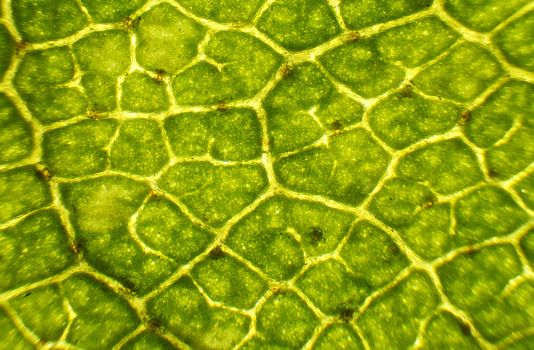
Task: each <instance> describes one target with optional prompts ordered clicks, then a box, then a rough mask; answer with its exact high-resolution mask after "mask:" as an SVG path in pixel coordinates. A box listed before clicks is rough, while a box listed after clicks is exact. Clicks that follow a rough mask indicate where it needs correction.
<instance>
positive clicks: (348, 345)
mask: <svg viewBox="0 0 534 350" xmlns="http://www.w3.org/2000/svg"><path fill="white" fill-rule="evenodd" d="M333 344H335V347H336V349H339V350H360V349H365V347H364V346H363V344H362V341H361V340H360V337H358V335H357V334H356V332H355V331H354V330H353V329H352V328H351V327H349V326H347V325H341V324H334V325H331V326H329V327H327V328H326V329H325V330H324V331H323V332H322V333H321V335H320V336H319V338H318V339H317V342H316V343H315V347H314V349H317V350H329V349H332V345H333Z"/></svg>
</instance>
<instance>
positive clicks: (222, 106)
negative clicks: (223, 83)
mask: <svg viewBox="0 0 534 350" xmlns="http://www.w3.org/2000/svg"><path fill="white" fill-rule="evenodd" d="M217 111H219V112H221V113H224V112H226V111H228V106H227V105H226V102H224V101H223V100H220V101H219V102H217Z"/></svg>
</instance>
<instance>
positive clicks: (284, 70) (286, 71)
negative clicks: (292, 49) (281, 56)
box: [280, 63, 295, 79]
mask: <svg viewBox="0 0 534 350" xmlns="http://www.w3.org/2000/svg"><path fill="white" fill-rule="evenodd" d="M294 70H295V67H294V66H293V64H291V63H284V64H283V65H282V67H281V68H280V75H281V77H282V79H284V78H287V77H289V76H290V75H291V74H292V73H293V71H294Z"/></svg>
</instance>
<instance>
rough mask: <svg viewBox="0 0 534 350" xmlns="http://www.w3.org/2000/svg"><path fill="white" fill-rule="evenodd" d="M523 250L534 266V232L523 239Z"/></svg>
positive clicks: (530, 232)
mask: <svg viewBox="0 0 534 350" xmlns="http://www.w3.org/2000/svg"><path fill="white" fill-rule="evenodd" d="M521 249H522V250H523V253H524V254H525V257H526V258H527V260H528V261H529V262H530V263H531V264H532V266H534V230H530V231H529V232H528V233H527V234H526V235H525V236H524V237H523V238H522V239H521Z"/></svg>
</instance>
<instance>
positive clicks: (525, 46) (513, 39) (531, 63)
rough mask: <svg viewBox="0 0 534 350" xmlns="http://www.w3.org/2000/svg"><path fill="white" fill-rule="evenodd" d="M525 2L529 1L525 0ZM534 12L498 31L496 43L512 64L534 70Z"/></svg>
mask: <svg viewBox="0 0 534 350" xmlns="http://www.w3.org/2000/svg"><path fill="white" fill-rule="evenodd" d="M523 2H528V0H524V1H523ZM533 26H534V12H530V13H528V14H526V15H525V16H523V17H521V18H519V19H516V20H515V21H513V22H512V23H510V24H509V25H508V26H507V27H506V28H504V29H503V30H502V31H500V32H499V33H497V35H496V36H495V43H496V44H497V46H499V48H500V49H501V51H502V52H503V54H504V56H505V57H506V58H507V59H508V60H510V62H511V63H512V64H515V65H516V66H518V67H520V68H524V69H526V70H529V71H531V72H532V71H534V58H533V57H534V48H532V40H534V34H532V27H533Z"/></svg>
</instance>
